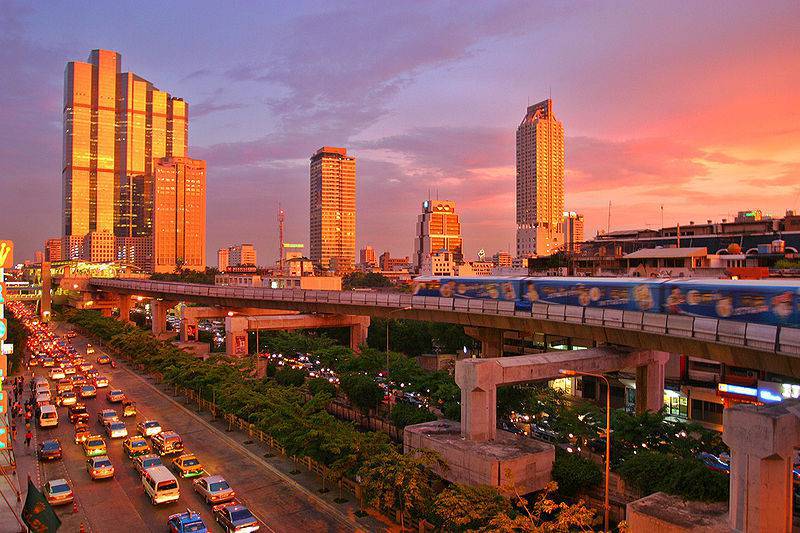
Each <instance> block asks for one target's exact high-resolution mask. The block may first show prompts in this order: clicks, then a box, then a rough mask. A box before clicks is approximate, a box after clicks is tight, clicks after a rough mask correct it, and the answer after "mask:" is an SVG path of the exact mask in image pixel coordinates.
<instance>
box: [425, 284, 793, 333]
mask: <svg viewBox="0 0 800 533" xmlns="http://www.w3.org/2000/svg"><path fill="white" fill-rule="evenodd" d="M414 282H415V287H414V294H415V295H418V296H441V297H446V298H479V299H487V300H488V299H492V300H503V301H513V302H514V304H515V307H516V309H519V310H523V311H525V310H530V309H531V305H532V304H533V303H535V302H538V303H546V304H561V305H574V306H582V307H603V308H608V309H625V310H630V311H645V312H650V313H668V314H677V315H687V316H698V317H710V318H724V319H728V320H738V321H742V322H755V323H758V324H771V325H781V326H790V327H800V282H797V281H790V280H789V281H783V280H759V281H744V280H718V279H707V280H706V279H681V280H678V279H669V280H659V279H642V278H571V277H563V278H535V277H502V278H501V277H498V278H489V277H463V278H462V277H431V276H420V277H418V278H416V279H415V280H414Z"/></svg>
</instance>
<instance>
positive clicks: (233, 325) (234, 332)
mask: <svg viewBox="0 0 800 533" xmlns="http://www.w3.org/2000/svg"><path fill="white" fill-rule="evenodd" d="M247 327H248V321H247V317H246V316H226V317H225V353H226V354H227V355H230V356H231V357H246V356H247Z"/></svg>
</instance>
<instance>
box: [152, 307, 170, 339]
mask: <svg viewBox="0 0 800 533" xmlns="http://www.w3.org/2000/svg"><path fill="white" fill-rule="evenodd" d="M173 307H175V302H168V301H166V300H157V299H155V298H153V299H152V300H150V318H151V323H152V332H153V335H155V336H156V337H158V336H159V335H163V334H164V333H166V332H167V311H168V310H170V309H172V308H173Z"/></svg>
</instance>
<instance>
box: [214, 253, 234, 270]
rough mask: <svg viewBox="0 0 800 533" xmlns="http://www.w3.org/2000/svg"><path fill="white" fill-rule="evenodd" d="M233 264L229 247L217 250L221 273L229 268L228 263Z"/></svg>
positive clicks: (218, 268) (218, 267)
mask: <svg viewBox="0 0 800 533" xmlns="http://www.w3.org/2000/svg"><path fill="white" fill-rule="evenodd" d="M230 264H231V252H230V250H228V249H227V248H220V249H219V250H217V270H219V271H220V273H222V272H225V270H227V269H228V265H230Z"/></svg>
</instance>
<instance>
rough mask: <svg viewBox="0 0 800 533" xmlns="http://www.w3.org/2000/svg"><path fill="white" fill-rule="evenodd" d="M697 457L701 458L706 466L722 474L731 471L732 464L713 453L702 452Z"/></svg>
mask: <svg viewBox="0 0 800 533" xmlns="http://www.w3.org/2000/svg"><path fill="white" fill-rule="evenodd" d="M697 458H698V459H700V461H701V462H702V463H703V464H704V465H705V466H706V468H708V469H710V470H713V471H715V472H719V473H721V474H730V473H731V465H730V464H728V463H726V462H725V461H723V460H721V459H720V458H719V457H717V456H716V455H714V454H713V453H708V452H701V453H699V454H698V455H697Z"/></svg>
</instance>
